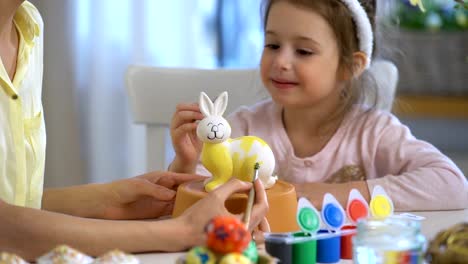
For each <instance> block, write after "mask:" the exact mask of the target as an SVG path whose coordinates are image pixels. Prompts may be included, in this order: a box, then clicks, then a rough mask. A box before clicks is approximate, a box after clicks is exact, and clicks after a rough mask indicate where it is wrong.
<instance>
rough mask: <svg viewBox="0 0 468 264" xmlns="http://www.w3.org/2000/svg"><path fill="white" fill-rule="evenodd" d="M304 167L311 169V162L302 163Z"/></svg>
mask: <svg viewBox="0 0 468 264" xmlns="http://www.w3.org/2000/svg"><path fill="white" fill-rule="evenodd" d="M304 166H306V167H311V166H312V161H310V160H306V161H304Z"/></svg>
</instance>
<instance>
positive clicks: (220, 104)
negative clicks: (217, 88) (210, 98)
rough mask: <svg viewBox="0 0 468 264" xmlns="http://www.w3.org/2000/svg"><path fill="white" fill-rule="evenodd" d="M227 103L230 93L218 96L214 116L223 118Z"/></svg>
mask: <svg viewBox="0 0 468 264" xmlns="http://www.w3.org/2000/svg"><path fill="white" fill-rule="evenodd" d="M227 103H228V93H227V92H223V93H221V94H220V95H219V96H218V98H216V100H215V102H214V111H215V113H214V114H215V115H218V116H222V115H223V114H224V111H226V108H227Z"/></svg>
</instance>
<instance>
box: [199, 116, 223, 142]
mask: <svg viewBox="0 0 468 264" xmlns="http://www.w3.org/2000/svg"><path fill="white" fill-rule="evenodd" d="M197 136H198V138H199V139H200V140H201V141H203V142H206V143H220V142H223V141H226V139H228V138H229V137H230V136H231V126H230V125H229V123H228V122H227V121H226V119H224V118H223V117H221V116H209V117H206V118H204V119H203V120H202V121H200V123H198V127H197Z"/></svg>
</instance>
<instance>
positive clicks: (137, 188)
mask: <svg viewBox="0 0 468 264" xmlns="http://www.w3.org/2000/svg"><path fill="white" fill-rule="evenodd" d="M198 179H203V177H201V176H198V175H189V174H180V173H173V172H150V173H147V174H143V175H140V176H137V177H133V178H128V179H123V180H118V181H114V182H111V183H106V184H86V185H78V186H71V187H65V188H56V189H47V190H45V191H44V195H43V198H42V209H44V210H47V211H53V212H59V213H64V214H69V215H74V216H80V217H90V218H102V219H146V218H158V217H160V216H163V215H168V214H170V213H171V212H172V206H173V203H174V199H175V194H176V189H177V187H178V186H179V185H180V184H182V183H184V182H187V181H193V180H198Z"/></svg>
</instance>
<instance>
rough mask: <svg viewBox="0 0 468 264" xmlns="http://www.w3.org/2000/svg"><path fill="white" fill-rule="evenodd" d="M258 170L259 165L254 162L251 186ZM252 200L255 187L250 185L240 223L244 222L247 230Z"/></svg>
mask: <svg viewBox="0 0 468 264" xmlns="http://www.w3.org/2000/svg"><path fill="white" fill-rule="evenodd" d="M259 168H260V164H259V163H258V162H256V163H255V166H254V175H253V178H252V184H254V183H255V181H256V180H257V178H258V169H259ZM254 200H255V187H254V186H253V185H252V189H250V191H249V197H248V198H247V206H246V208H245V213H244V219H243V220H242V222H244V224H245V227H246V228H249V222H250V215H251V213H252V207H253V203H254Z"/></svg>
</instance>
